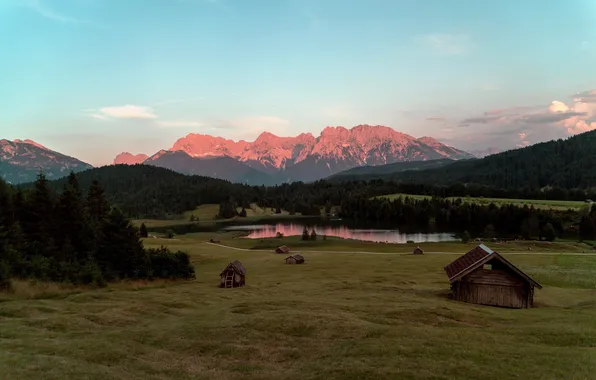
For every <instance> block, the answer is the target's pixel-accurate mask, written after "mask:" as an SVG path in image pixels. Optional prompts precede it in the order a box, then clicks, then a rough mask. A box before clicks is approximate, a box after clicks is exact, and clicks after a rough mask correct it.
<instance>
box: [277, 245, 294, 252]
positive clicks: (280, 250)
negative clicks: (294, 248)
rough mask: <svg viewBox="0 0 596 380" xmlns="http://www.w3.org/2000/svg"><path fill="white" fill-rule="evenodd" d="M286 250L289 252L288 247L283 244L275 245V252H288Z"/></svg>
mask: <svg viewBox="0 0 596 380" xmlns="http://www.w3.org/2000/svg"><path fill="white" fill-rule="evenodd" d="M288 252H290V248H288V247H287V246H285V245H282V246H280V247H277V249H276V250H275V253H288Z"/></svg>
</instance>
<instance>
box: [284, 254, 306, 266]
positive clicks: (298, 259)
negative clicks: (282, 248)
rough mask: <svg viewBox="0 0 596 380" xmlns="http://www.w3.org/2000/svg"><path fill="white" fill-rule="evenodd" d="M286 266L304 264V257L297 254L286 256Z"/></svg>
mask: <svg viewBox="0 0 596 380" xmlns="http://www.w3.org/2000/svg"><path fill="white" fill-rule="evenodd" d="M286 264H304V256H302V255H301V254H299V253H295V254H293V255H292V256H288V257H286Z"/></svg>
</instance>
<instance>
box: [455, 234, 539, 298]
mask: <svg viewBox="0 0 596 380" xmlns="http://www.w3.org/2000/svg"><path fill="white" fill-rule="evenodd" d="M445 272H446V273H447V276H448V277H449V282H450V283H451V292H452V295H453V299H455V300H458V301H463V302H470V303H476V304H481V305H490V306H499V307H508V308H530V307H533V306H534V288H535V287H537V288H538V289H541V288H542V285H540V284H539V283H537V282H536V281H534V280H533V279H532V278H531V277H530V276H528V275H527V274H525V273H524V272H522V271H521V270H520V269H518V268H517V267H516V266H515V265H513V264H512V263H510V262H509V261H508V260H507V259H505V258H504V257H503V256H501V255H500V254H499V253H498V252H495V251H493V250H492V249H490V248H488V247H487V246H486V245H484V244H480V245H479V246H477V247H476V248H474V249H472V250H471V251H470V252H468V253H466V254H465V255H463V256H461V257H459V258H458V259H456V260H455V261H453V262H452V263H451V264H449V265H447V266H446V267H445Z"/></svg>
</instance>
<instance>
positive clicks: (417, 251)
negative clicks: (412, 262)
mask: <svg viewBox="0 0 596 380" xmlns="http://www.w3.org/2000/svg"><path fill="white" fill-rule="evenodd" d="M423 253H424V250H423V249H422V248H420V247H416V248H414V250H413V251H412V255H422V254H423Z"/></svg>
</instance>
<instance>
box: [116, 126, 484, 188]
mask: <svg viewBox="0 0 596 380" xmlns="http://www.w3.org/2000/svg"><path fill="white" fill-rule="evenodd" d="M176 151H182V152H185V153H186V154H187V156H188V157H184V159H183V158H182V157H183V156H180V155H178V156H177V158H178V159H177V161H176V164H175V167H170V168H172V169H174V170H177V171H180V172H184V173H189V174H199V175H209V174H208V172H207V171H205V170H201V168H200V166H201V164H203V163H204V162H201V161H200V160H197V159H201V158H206V157H230V158H233V159H234V160H236V161H237V162H239V163H242V164H243V165H240V166H238V165H236V166H237V167H238V168H239V169H240V168H242V170H244V171H246V169H245V168H244V166H247V167H250V168H252V169H255V170H258V171H260V172H263V173H266V174H267V175H269V176H270V177H271V180H270V181H267V182H266V183H265V184H267V183H272V182H288V181H313V180H317V179H321V178H325V177H328V176H330V175H333V174H335V173H338V172H340V171H343V170H347V169H351V168H353V167H358V166H365V165H372V166H376V165H384V164H389V163H394V162H403V161H426V160H436V159H443V158H449V159H454V160H458V159H467V158H474V156H473V155H472V154H470V153H467V152H465V151H462V150H459V149H456V148H454V147H451V146H448V145H446V144H443V143H441V142H439V141H437V140H436V139H434V138H431V137H428V136H425V137H421V138H419V139H417V138H415V137H413V136H410V135H407V134H405V133H402V132H398V131H396V130H394V129H393V128H390V127H387V126H381V125H374V126H371V125H364V124H363V125H357V126H354V127H352V128H351V129H348V128H345V127H342V126H337V127H332V126H327V127H325V128H324V129H323V130H322V131H321V132H320V134H319V136H317V137H315V136H314V135H313V134H311V133H300V134H298V135H296V136H293V137H291V136H289V137H288V136H283V137H282V136H277V135H274V134H273V133H270V132H267V131H264V132H262V133H261V134H259V136H258V137H257V138H256V139H255V140H254V141H252V142H249V141H246V140H238V141H235V140H231V139H226V138H223V137H217V136H211V135H207V134H200V133H189V134H187V135H186V136H184V137H181V138H179V139H178V140H176V142H174V144H173V145H172V147H171V148H170V149H167V150H165V149H162V150H161V151H159V152H158V153H156V154H160V155H164V154H167V153H165V152H176ZM160 152H161V153H160ZM168 155H169V156H171V154H168ZM184 160H185V161H186V162H183V161H184ZM164 161H165V159H161V160H158V159H157V157H155V154H154V155H152V156H150V157H147V155H145V154H138V155H134V156H133V155H132V154H130V153H127V152H123V153H121V154H119V155H118V156H117V157H116V158H115V159H114V163H125V164H137V163H146V164H149V165H152V164H155V163H158V164H160V165H165V166H162V167H168V166H167V165H168V164H167V163H165V162H164ZM222 162H223V161H222ZM228 162H230V161H228ZM209 170H210V171H213V170H214V168H209ZM264 178H265V177H261V178H260V180H264ZM224 179H228V180H232V181H234V180H235V179H234V178H233V176H232V175H230V176H228V177H227V178H224ZM244 180H245V181H248V182H249V183H254V184H260V183H256V182H254V181H251V180H250V178H248V177H245V178H244Z"/></svg>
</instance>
